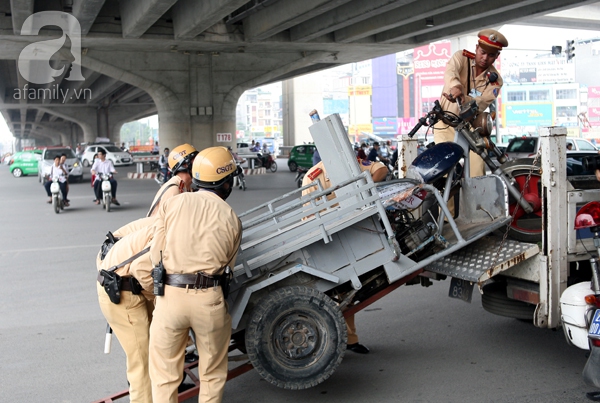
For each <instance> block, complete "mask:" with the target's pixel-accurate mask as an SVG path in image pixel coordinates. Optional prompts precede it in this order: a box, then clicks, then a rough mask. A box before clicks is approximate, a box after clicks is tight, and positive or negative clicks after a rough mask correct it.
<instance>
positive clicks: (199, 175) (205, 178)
mask: <svg viewBox="0 0 600 403" xmlns="http://www.w3.org/2000/svg"><path fill="white" fill-rule="evenodd" d="M239 172H240V169H239V167H238V166H237V164H236V162H235V160H234V158H233V156H232V155H231V153H230V152H229V150H228V149H227V148H225V147H209V148H206V149H204V150H202V151H200V153H198V155H197V156H196V158H195V159H194V162H193V164H192V183H193V184H194V186H196V187H198V188H203V189H208V190H212V191H214V192H215V193H216V194H217V195H219V196H220V197H221V198H222V199H223V200H225V199H227V197H229V195H230V194H231V190H232V189H233V178H234V177H235V176H237V175H238V174H239Z"/></svg>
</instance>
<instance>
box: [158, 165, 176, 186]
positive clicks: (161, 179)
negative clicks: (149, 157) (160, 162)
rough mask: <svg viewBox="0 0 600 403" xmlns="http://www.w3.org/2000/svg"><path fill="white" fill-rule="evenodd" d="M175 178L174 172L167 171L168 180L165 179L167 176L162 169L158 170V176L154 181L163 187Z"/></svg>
mask: <svg viewBox="0 0 600 403" xmlns="http://www.w3.org/2000/svg"><path fill="white" fill-rule="evenodd" d="M172 177H173V172H171V170H170V169H167V179H165V175H164V174H163V172H162V170H161V169H160V167H158V168H156V176H155V177H154V181H155V182H156V183H158V184H159V185H160V186H162V184H163V183H165V182H166V181H168V180H169V179H171V178H172Z"/></svg>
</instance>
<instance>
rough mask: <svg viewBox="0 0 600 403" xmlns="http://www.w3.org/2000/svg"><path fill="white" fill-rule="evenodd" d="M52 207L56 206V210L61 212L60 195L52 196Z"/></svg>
mask: <svg viewBox="0 0 600 403" xmlns="http://www.w3.org/2000/svg"><path fill="white" fill-rule="evenodd" d="M52 208H54V212H55V213H56V214H58V213H60V206H59V204H58V197H57V196H52Z"/></svg>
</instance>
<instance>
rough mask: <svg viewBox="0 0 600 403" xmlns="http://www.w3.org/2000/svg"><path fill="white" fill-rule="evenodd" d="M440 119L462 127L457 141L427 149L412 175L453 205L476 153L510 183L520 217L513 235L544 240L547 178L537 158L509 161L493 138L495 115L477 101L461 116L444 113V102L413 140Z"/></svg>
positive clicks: (515, 213)
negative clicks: (543, 188) (544, 180)
mask: <svg viewBox="0 0 600 403" xmlns="http://www.w3.org/2000/svg"><path fill="white" fill-rule="evenodd" d="M459 105H460V104H459ZM438 121H442V122H443V123H444V124H447V125H449V126H451V127H454V128H455V129H456V132H457V134H456V138H455V141H454V142H447V143H440V144H436V145H434V146H432V147H431V148H428V149H426V150H425V151H423V153H421V154H420V155H419V156H418V157H417V158H416V159H415V160H414V161H413V163H412V165H411V166H410V167H409V169H408V171H407V177H409V178H413V179H416V180H418V181H419V182H421V183H427V184H432V185H434V186H435V187H436V188H438V190H440V192H441V193H443V195H444V200H445V201H447V200H448V199H449V198H450V197H451V196H453V195H454V194H455V193H456V191H457V190H458V187H459V186H460V185H461V178H462V177H463V173H464V172H466V173H468V172H469V165H470V161H469V151H473V152H475V153H476V154H478V155H479V156H480V157H481V158H482V159H483V161H484V162H485V163H486V165H487V166H488V168H489V169H490V171H491V172H492V174H495V175H497V176H498V177H500V178H501V180H502V181H503V182H504V183H505V184H506V187H507V190H508V194H509V213H510V214H511V215H513V216H514V219H513V220H512V222H511V224H510V228H509V235H510V236H511V237H512V238H514V239H517V240H521V241H526V242H538V241H541V233H542V220H541V208H542V200H541V194H540V191H541V189H540V188H539V186H538V185H539V184H540V183H539V182H540V179H541V174H540V168H539V166H538V165H537V164H536V165H533V163H534V160H533V159H519V160H513V161H507V158H506V156H505V155H504V153H502V152H501V151H500V150H499V149H498V147H497V146H496V144H494V142H493V141H492V140H491V138H490V134H491V129H492V120H491V116H490V114H489V113H487V112H482V113H478V109H477V103H476V102H475V101H471V102H469V103H467V104H464V105H462V106H460V112H459V115H455V114H454V113H452V112H448V111H444V110H443V109H442V107H441V105H440V103H439V101H436V102H435V104H434V107H433V109H432V110H431V111H430V112H429V113H427V115H426V116H424V117H422V118H421V119H419V122H418V123H417V125H416V126H415V127H414V128H413V129H412V130H411V131H410V133H409V134H408V136H409V137H411V138H412V137H413V136H414V135H415V134H416V133H417V131H418V130H419V129H420V128H421V127H422V126H430V127H431V126H433V125H434V124H436V123H437V122H438ZM492 156H495V158H492ZM462 158H464V169H463V167H462V166H461V165H460V164H459V162H460V160H461V159H462ZM496 161H497V162H496ZM499 164H501V165H499ZM444 176H446V179H444ZM442 218H443V213H442ZM440 221H441V220H440Z"/></svg>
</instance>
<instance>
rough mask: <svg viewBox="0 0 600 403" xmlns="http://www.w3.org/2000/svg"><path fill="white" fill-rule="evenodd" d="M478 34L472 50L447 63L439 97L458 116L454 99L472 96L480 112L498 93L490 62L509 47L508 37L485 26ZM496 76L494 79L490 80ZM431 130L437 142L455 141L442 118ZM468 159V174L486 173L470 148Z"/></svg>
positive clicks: (446, 109) (457, 53)
mask: <svg viewBox="0 0 600 403" xmlns="http://www.w3.org/2000/svg"><path fill="white" fill-rule="evenodd" d="M477 36H478V37H479V40H478V44H477V45H476V46H475V53H471V52H469V51H467V50H461V51H458V52H456V53H454V55H452V57H451V58H450V60H449V61H448V63H447V64H446V72H445V74H444V89H443V90H442V97H441V98H440V104H441V106H442V109H443V110H445V111H449V112H452V113H454V114H457V115H458V113H459V108H458V104H457V103H456V100H460V102H461V104H464V103H466V102H469V101H471V100H473V99H475V100H476V102H477V107H478V109H479V112H483V111H484V110H485V109H486V108H487V107H488V106H489V105H490V104H491V103H492V102H494V100H495V99H496V98H497V97H498V94H499V93H500V88H501V87H502V77H500V74H499V73H498V70H496V68H495V67H494V66H493V64H494V62H495V61H496V59H497V58H498V56H499V55H500V51H501V50H502V49H503V48H505V47H507V46H508V40H507V39H506V38H505V37H504V35H502V34H501V33H500V32H498V31H496V30H493V29H484V30H483V31H480V32H479V33H478V34H477ZM495 77H497V79H496V80H494V79H493V78H495ZM490 78H492V79H491V80H490ZM433 133H434V141H435V142H436V144H437V143H443V142H445V141H454V134H455V130H454V128H453V127H450V126H448V125H446V124H445V123H444V122H442V121H439V122H438V123H436V125H435V126H434V132H433ZM469 160H470V164H471V169H470V175H471V177H475V176H482V175H485V166H484V162H483V160H482V159H481V157H479V156H478V155H477V154H475V153H473V152H472V151H471V154H470V158H469Z"/></svg>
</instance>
